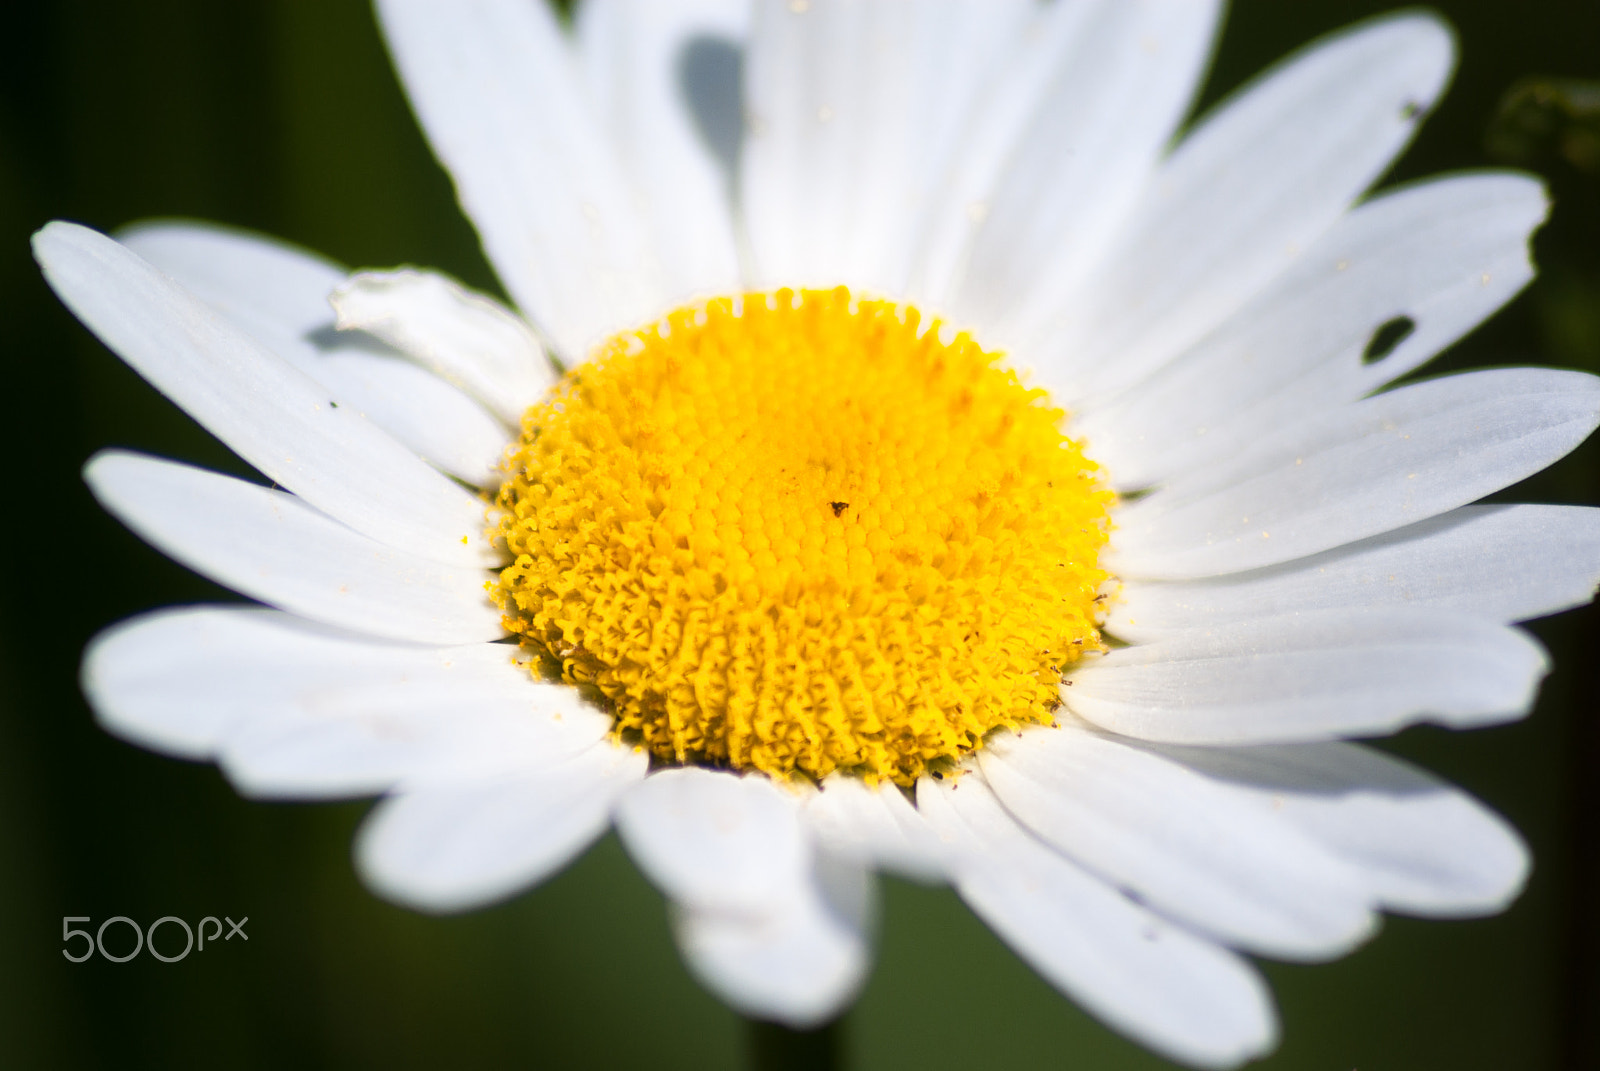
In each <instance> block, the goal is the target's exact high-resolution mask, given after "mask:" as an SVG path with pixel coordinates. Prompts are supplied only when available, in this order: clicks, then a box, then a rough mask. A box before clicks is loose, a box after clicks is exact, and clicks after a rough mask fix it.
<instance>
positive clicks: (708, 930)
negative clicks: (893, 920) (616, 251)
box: [673, 858, 876, 1030]
mask: <svg viewBox="0 0 1600 1071" xmlns="http://www.w3.org/2000/svg"><path fill="white" fill-rule="evenodd" d="M819 864H820V866H819V868H818V869H817V871H816V872H815V873H814V874H811V875H807V880H806V881H805V883H804V884H802V885H800V886H797V887H796V888H794V889H793V890H790V891H789V892H788V894H787V895H785V896H784V897H782V898H781V899H778V900H776V901H775V902H773V903H772V904H771V905H769V909H768V910H765V911H762V912H760V913H757V914H749V913H733V914H728V913H720V912H715V911H703V910H695V909H692V908H689V909H681V910H679V911H678V912H676V917H675V919H674V926H673V931H674V934H675V936H676V937H677V940H678V947H679V948H680V949H682V950H683V955H684V959H685V960H687V961H688V964H689V969H690V970H691V971H693V972H694V974H695V976H696V977H698V978H699V979H700V980H701V982H703V983H704V984H705V985H706V987H707V988H708V989H710V990H711V991H712V992H714V993H716V994H717V996H719V997H721V998H722V999H723V1000H724V1001H725V1002H726V1003H727V1004H728V1005H729V1006H730V1007H732V1008H733V1009H734V1010H735V1011H738V1012H739V1013H740V1014H742V1015H745V1016H749V1017H751V1018H756V1019H766V1020H770V1021H774V1022H779V1023H783V1024H785V1025H786V1026H789V1027H792V1028H794V1029H799V1030H804V1029H808V1028H811V1027H815V1026H818V1025H820V1024H822V1023H825V1022H827V1021H829V1020H830V1019H833V1018H834V1017H835V1016H837V1015H839V1014H840V1013H841V1012H843V1011H844V1009H845V1008H847V1007H848V1006H849V1005H850V1002H851V1001H853V1000H854V999H855V996H856V993H857V992H859V991H860V989H861V983H862V982H864V981H865V980H866V976H867V969H868V968H869V966H870V965H871V952H870V948H869V943H868V932H869V931H870V929H871V926H872V921H873V916H874V914H875V911H874V908H875V905H876V895H875V894H876V886H875V885H874V883H873V881H872V875H871V874H870V873H868V872H867V871H865V870H863V869H862V868H860V867H858V866H853V865H850V864H844V863H839V862H837V861H833V860H827V859H826V858H824V859H821V860H819Z"/></svg>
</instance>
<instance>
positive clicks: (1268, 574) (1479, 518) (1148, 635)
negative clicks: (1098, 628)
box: [1106, 506, 1600, 640]
mask: <svg viewBox="0 0 1600 1071" xmlns="http://www.w3.org/2000/svg"><path fill="white" fill-rule="evenodd" d="M1596 584H1600V509H1594V508H1591V507H1586V506H1463V507H1461V508H1460V509H1456V510H1451V511H1450V512H1449V513H1444V514H1441V515H1439V516H1438V517H1434V518H1432V519H1431V520H1426V521H1423V522H1421V523H1420V524H1413V525H1410V526H1408V527H1405V528H1400V529H1397V530H1396V531H1393V532H1389V533H1387V534H1385V535H1381V536H1374V537H1372V538H1371V539H1364V540H1362V541H1361V542H1359V543H1349V544H1346V545H1345V546H1342V547H1338V548H1336V549H1334V550H1330V551H1327V552H1325V553H1322V554H1316V555H1313V556H1311V557H1309V558H1300V559H1298V560H1296V561H1292V562H1286V563H1284V564H1282V565H1274V566H1269V567H1268V568H1265V569H1257V570H1254V571H1252V572H1248V573H1234V574H1232V575H1230V576H1218V577H1210V578H1208V579H1204V580H1192V581H1163V580H1143V581H1141V580H1130V581H1127V582H1126V583H1124V584H1123V586H1122V590H1121V593H1120V594H1119V596H1118V599H1117V601H1116V602H1115V603H1114V604H1113V606H1112V608H1111V613H1110V615H1109V617H1108V618H1107V620H1106V628H1107V630H1108V631H1110V632H1111V633H1112V634H1113V635H1115V636H1117V637H1119V638H1121V639H1124V640H1149V639H1156V638H1159V637H1160V636H1162V635H1165V634H1167V633H1171V632H1175V631H1181V630H1184V629H1204V628H1213V627H1216V626H1219V625H1229V624H1232V623H1234V622H1242V621H1249V620H1253V619H1256V618H1262V617H1273V616H1276V615H1279V614H1290V613H1300V612H1306V611H1315V610H1336V609H1349V610H1362V609H1366V610H1372V611H1376V612H1384V611H1386V610H1387V609H1388V608H1390V607H1395V606H1411V607H1418V608H1427V609H1433V610H1439V611H1443V612H1447V613H1457V614H1464V615H1468V616H1471V617H1480V618H1487V619H1489V620H1492V621H1500V622H1506V623H1509V622H1512V621H1526V620H1529V619H1531V618H1535V617H1542V616H1544V615H1545V614H1553V613H1556V612H1558V611H1561V610H1565V609H1569V608H1570V607H1573V606H1580V605H1582V604H1584V603H1586V602H1588V601H1589V600H1590V599H1591V598H1593V597H1594V593H1595V586H1596Z"/></svg>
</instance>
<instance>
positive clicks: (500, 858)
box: [356, 741, 648, 911]
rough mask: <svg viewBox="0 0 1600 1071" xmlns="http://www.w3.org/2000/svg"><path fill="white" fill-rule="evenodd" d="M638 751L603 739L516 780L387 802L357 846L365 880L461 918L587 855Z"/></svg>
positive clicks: (630, 775) (454, 786)
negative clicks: (582, 853) (585, 850)
mask: <svg viewBox="0 0 1600 1071" xmlns="http://www.w3.org/2000/svg"><path fill="white" fill-rule="evenodd" d="M647 765H648V760H647V758H646V756H645V754H644V753H643V752H642V751H635V750H633V749H632V748H630V747H627V746H624V745H619V744H615V743H612V742H610V741H606V742H603V743H600V744H596V745H595V746H594V747H592V748H590V749H589V750H587V751H585V752H583V753H582V754H580V755H577V756H575V757H573V758H571V759H568V760H566V761H564V762H561V763H559V764H556V765H552V766H548V767H545V768H543V769H539V770H535V771H532V772H529V773H527V774H523V775H520V776H514V775H506V776H501V777H492V778H475V779H472V780H465V781H456V782H446V783H441V784H434V785H428V786H426V787H420V788H416V789H412V790H409V791H406V792H403V793H401V794H400V795H397V796H392V797H390V798H389V799H386V800H384V801H383V802H382V803H380V804H379V805H378V806H377V807H376V808H375V809H374V810H373V812H372V814H371V815H369V816H368V818H367V820H366V822H365V823H364V824H363V825H362V827H361V833H360V835H359V837H358V838H357V840H356V864H357V867H358V868H359V870H360V871H361V876H362V878H363V879H364V880H365V881H366V883H367V884H368V885H369V886H371V887H372V890H373V891H374V892H376V893H378V894H379V895H380V896H384V897H387V898H388V899H390V900H393V901H395V902H396V903H400V904H405V905H406V906H408V907H414V908H417V909H418V910H422V911H466V910H470V909H472V908H476V907H482V906H484V905H485V904H489V903H492V902H494V901H496V900H500V899H503V898H505V897H507V896H511V895H513V894H514V893H517V892H520V891H522V890H523V889H525V888H527V887H528V886H530V885H533V884H536V883H537V882H540V881H543V880H544V879H545V878H546V877H548V876H550V875H551V874H552V873H554V872H555V871H557V870H559V869H561V867H563V866H565V865H566V864H567V863H568V862H569V861H570V860H571V859H572V858H573V857H574V856H576V855H577V854H578V853H579V852H581V851H583V849H584V848H586V847H588V846H589V844H590V843H591V842H593V841H594V839H595V838H596V837H598V836H600V834H601V833H603V832H605V829H606V824H607V822H608V821H609V819H610V816H611V807H612V804H613V802H614V801H615V800H616V797H617V795H618V794H619V793H621V792H623V791H624V790H625V789H627V787H628V786H629V785H632V784H634V783H636V782H637V781H638V780H639V779H640V778H641V777H643V776H644V773H645V768H646V766H647Z"/></svg>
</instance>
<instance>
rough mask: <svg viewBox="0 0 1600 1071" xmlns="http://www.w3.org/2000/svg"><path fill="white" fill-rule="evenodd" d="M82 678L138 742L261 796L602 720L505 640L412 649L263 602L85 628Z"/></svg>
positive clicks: (384, 778) (568, 731)
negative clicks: (220, 771) (203, 762)
mask: <svg viewBox="0 0 1600 1071" xmlns="http://www.w3.org/2000/svg"><path fill="white" fill-rule="evenodd" d="M83 689H84V693H85V694H86V695H87V696H88V697H89V701H90V703H91V704H92V705H93V707H94V709H95V713H96V715H97V716H98V717H99V719H100V722H101V724H103V725H104V726H105V727H106V728H107V729H108V730H110V731H111V732H113V733H115V734H116V735H118V736H121V737H124V738H126V739H129V740H132V741H133V742H134V743H137V744H140V745H142V746H144V747H149V748H153V749H155V750H157V751H162V752H165V753H168V754H175V755H181V756H184V757H186V758H210V757H216V756H221V757H222V758H223V759H224V761H225V763H226V766H227V769H228V772H229V774H230V776H232V777H233V778H234V780H235V782H236V783H237V784H239V786H240V788H241V790H243V791H245V792H247V793H249V794H251V795H258V796H291V797H305V796H318V797H321V796H349V795H363V794H368V793H371V792H374V791H379V790H381V789H384V788H387V787H389V786H391V785H393V784H396V783H398V782H400V781H403V780H408V779H409V780H419V779H426V778H429V777H432V778H435V779H437V778H440V777H446V776H453V775H456V774H460V773H467V772H475V773H483V772H491V773H492V772H494V771H496V770H506V769H520V768H528V767H533V766H537V765H540V764H541V763H544V762H547V761H549V760H550V759H551V758H555V757H560V756H562V755H567V754H571V753H573V752H575V751H577V750H581V749H582V748H584V747H587V746H589V745H591V744H593V743H594V742H596V741H597V740H599V739H600V738H601V737H602V736H603V735H604V734H605V732H606V731H607V729H608V728H609V727H610V724H611V719H610V718H608V717H606V716H605V715H603V714H601V713H600V712H599V711H597V710H595V709H594V708H593V707H591V706H589V705H588V704H586V703H584V702H583V701H582V700H581V699H580V698H579V696H578V693H577V691H576V689H573V688H568V687H566V686H564V685H555V684H544V683H540V682H537V681H536V680H535V679H534V678H533V676H532V674H531V672H530V670H529V667H528V666H527V665H525V664H522V663H520V662H519V661H518V659H517V651H516V649H515V648H511V647H507V646H505V645H503V644H474V645H471V646H466V647H447V648H430V647H415V646H407V645H399V644H391V643H383V642H379V641H375V640H370V639H365V638H362V637H359V636H352V635H350V634H348V633H341V632H335V631H333V630H331V629H327V628H324V627H322V626H319V625H313V624H311V623H309V622H306V621H302V620H300V619H298V618H294V617H290V616H289V615H287V614H281V613H278V612H275V611H271V610H246V609H237V608H228V609H224V608H200V609H185V610H171V611H163V612H161V613H156V614H149V615H146V616H143V617H138V618H134V619H132V620H130V621H127V622H123V623H122V624H119V625H117V626H115V627H113V628H111V629H108V630H107V631H105V632H103V633H101V634H100V635H99V636H97V637H96V638H95V639H94V641H93V642H92V643H90V645H89V649H88V650H87V651H86V652H85V654H84V661H83Z"/></svg>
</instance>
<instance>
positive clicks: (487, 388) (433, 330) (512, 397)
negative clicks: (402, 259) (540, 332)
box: [328, 270, 555, 427]
mask: <svg viewBox="0 0 1600 1071" xmlns="http://www.w3.org/2000/svg"><path fill="white" fill-rule="evenodd" d="M328 300H329V302H330V303H331V304H332V306H333V309H334V311H335V313H337V315H338V319H337V323H336V326H337V327H338V329H339V330H341V331H349V330H352V329H359V330H362V331H366V332H368V333H369V334H372V335H375V336H377V337H378V338H381V339H382V340H383V341H385V342H387V343H388V344H389V345H391V346H393V347H395V348H396V349H398V350H400V351H402V352H403V353H406V354H408V355H410V356H411V357H413V358H415V359H416V360H417V361H418V362H420V363H421V364H422V365H424V366H425V367H427V368H430V369H432V370H433V371H434V372H435V373H437V374H438V375H439V376H441V377H443V378H444V379H446V380H448V381H449V382H451V383H454V384H455V385H456V386H458V387H460V388H461V389H462V390H464V391H466V392H467V393H469V394H471V395H473V396H475V397H477V398H479V399H481V400H482V401H483V402H484V403H485V404H487V405H488V406H489V407H490V408H491V409H493V410H494V411H495V412H496V413H497V414H499V416H500V418H501V419H502V420H504V421H506V422H507V423H508V424H510V425H511V426H512V427H515V426H517V425H518V424H519V423H521V421H522V414H523V411H524V410H526V409H527V408H528V406H530V405H532V404H533V403H534V402H536V401H538V400H539V398H540V396H541V395H543V394H544V392H545V391H547V390H548V389H550V384H552V383H554V382H555V373H554V370H553V369H552V368H551V367H550V362H549V361H548V360H546V358H545V355H544V350H543V349H542V348H541V347H540V346H539V340H538V339H537V338H535V337H534V334H533V332H532V331H531V330H529V328H528V325H527V324H525V323H523V322H522V320H521V319H520V318H518V316H517V315H516V314H515V313H513V312H512V311H511V310H509V309H507V308H505V307H504V306H502V305H501V304H500V303H499V302H497V301H495V300H493V299H492V298H489V297H486V296H485V295H483V294H475V293H473V292H472V291H470V290H467V289H466V288H465V287H463V286H461V284H459V283H457V282H455V281H454V280H451V279H447V278H445V277H444V276H442V275H439V274H437V273H436V272H422V271H412V270H405V271H392V272H370V271H369V272H360V273H358V274H356V275H353V276H351V277H350V279H349V280H347V281H344V282H342V283H341V284H340V285H339V287H338V288H337V289H335V290H334V291H333V293H332V294H331V295H330V297H329V299H328Z"/></svg>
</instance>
